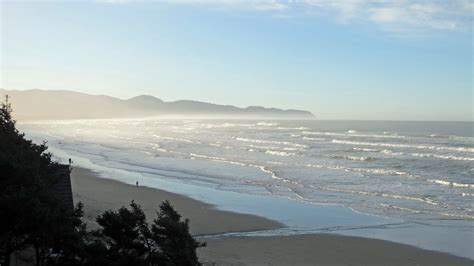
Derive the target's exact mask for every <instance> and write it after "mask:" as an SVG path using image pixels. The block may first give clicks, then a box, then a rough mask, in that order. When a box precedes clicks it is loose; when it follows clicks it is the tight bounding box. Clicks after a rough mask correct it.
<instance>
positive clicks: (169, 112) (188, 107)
mask: <svg viewBox="0 0 474 266" xmlns="http://www.w3.org/2000/svg"><path fill="white" fill-rule="evenodd" d="M5 94H8V95H10V96H11V102H12V105H13V107H14V108H13V109H14V117H15V118H16V119H17V120H48V119H51V120H53V119H93V118H131V117H146V116H191V117H192V116H199V117H216V118H242V119H252V118H256V119H257V118H258V119H261V118H266V119H313V118H314V115H313V114H312V113H310V112H308V111H301V110H282V109H276V108H264V107H261V106H250V107H247V108H239V107H235V106H232V105H219V104H212V103H205V102H197V101H189V100H180V101H175V102H164V101H162V100H161V99H158V98H156V97H154V96H149V95H141V96H137V97H134V98H131V99H128V100H122V99H118V98H114V97H110V96H104V95H90V94H85V93H79V92H73V91H50V90H38V89H34V90H27V91H18V90H0V95H5Z"/></svg>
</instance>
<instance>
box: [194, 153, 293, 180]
mask: <svg viewBox="0 0 474 266" xmlns="http://www.w3.org/2000/svg"><path fill="white" fill-rule="evenodd" d="M189 155H190V156H192V157H196V158H201V159H207V160H211V161H217V162H223V163H229V164H234V165H240V166H246V167H254V168H258V169H260V171H262V172H263V173H265V174H268V175H270V176H271V178H272V179H275V180H279V181H283V182H286V183H296V184H297V182H294V181H290V180H288V179H285V178H283V177H280V176H278V175H277V174H276V173H275V172H273V171H272V170H269V169H268V168H267V167H266V166H264V165H258V164H251V163H244V162H239V161H232V160H229V159H227V158H223V157H217V156H208V155H202V154H196V153H190V154H189Z"/></svg>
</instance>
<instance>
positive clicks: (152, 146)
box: [149, 143, 171, 152]
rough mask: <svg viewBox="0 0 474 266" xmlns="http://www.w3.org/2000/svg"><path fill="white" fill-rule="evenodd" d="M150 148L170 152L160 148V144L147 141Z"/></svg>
mask: <svg viewBox="0 0 474 266" xmlns="http://www.w3.org/2000/svg"><path fill="white" fill-rule="evenodd" d="M149 144H150V146H151V148H152V149H153V150H155V151H161V152H171V151H169V150H166V149H163V148H161V146H160V145H159V144H156V143H149Z"/></svg>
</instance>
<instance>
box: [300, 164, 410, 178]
mask: <svg viewBox="0 0 474 266" xmlns="http://www.w3.org/2000/svg"><path fill="white" fill-rule="evenodd" d="M306 167H310V168H319V169H330V170H342V171H346V172H359V173H367V174H376V175H397V176H410V177H415V176H413V175H411V174H409V173H407V172H403V171H397V170H392V169H381V168H351V167H344V166H339V165H320V164H307V165H306Z"/></svg>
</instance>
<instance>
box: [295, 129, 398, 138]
mask: <svg viewBox="0 0 474 266" xmlns="http://www.w3.org/2000/svg"><path fill="white" fill-rule="evenodd" d="M356 132H357V131H355V130H349V131H347V133H337V132H320V131H303V132H301V133H302V134H305V135H323V136H340V137H364V138H388V139H405V138H406V137H405V136H398V135H379V134H356Z"/></svg>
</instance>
